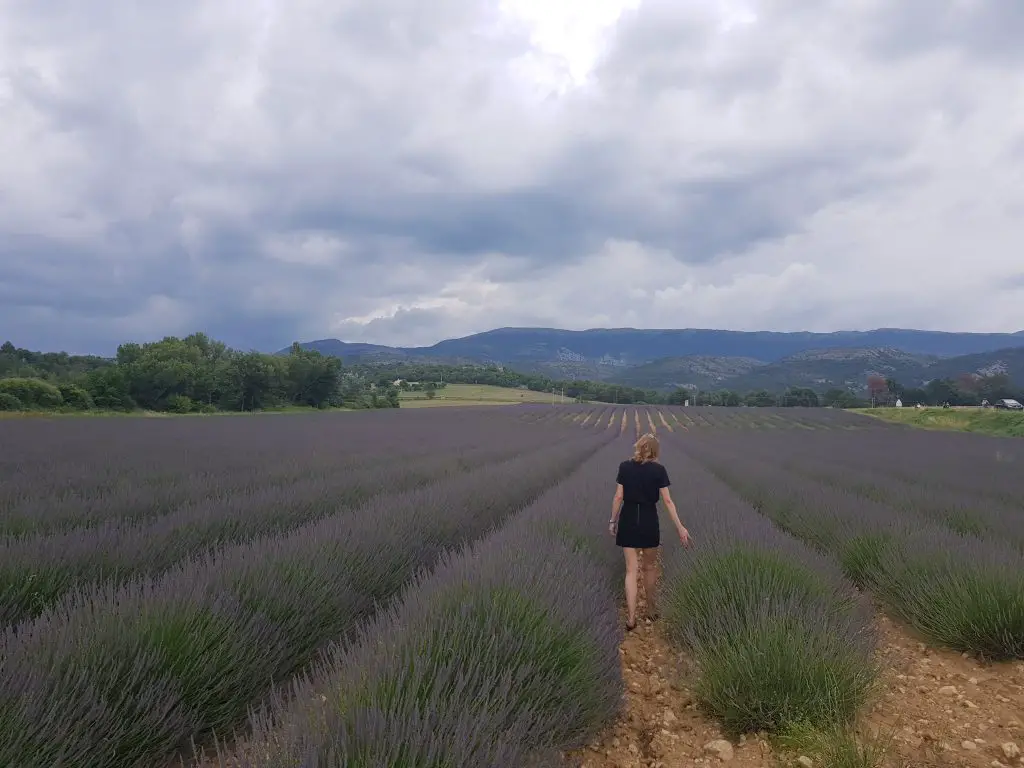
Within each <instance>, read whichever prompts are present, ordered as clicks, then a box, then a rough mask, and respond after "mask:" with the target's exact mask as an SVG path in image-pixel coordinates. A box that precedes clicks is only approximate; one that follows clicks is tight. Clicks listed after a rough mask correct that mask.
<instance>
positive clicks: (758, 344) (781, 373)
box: [302, 328, 1024, 391]
mask: <svg viewBox="0 0 1024 768" xmlns="http://www.w3.org/2000/svg"><path fill="white" fill-rule="evenodd" d="M302 346H303V347H305V348H307V349H316V350H319V351H320V352H322V353H324V354H327V355H335V356H337V357H340V358H342V359H343V360H346V361H349V362H362V363H371V362H374V361H380V362H384V361H394V360H403V361H407V362H425V363H426V362H433V363H449V364H464V363H497V364H501V365H505V366H507V367H509V368H511V369H513V370H516V371H521V372H523V373H540V374H545V375H548V376H551V377H552V378H558V379H563V378H564V379H568V378H577V379H590V380H594V381H608V382H614V383H621V384H623V385H629V386H637V387H644V388H652V389H659V390H665V389H672V388H674V387H676V386H682V385H691V386H697V387H700V388H726V387H728V388H730V389H740V390H743V391H746V390H747V389H761V388H764V389H768V390H770V391H777V390H779V389H784V388H785V387H787V386H800V385H804V386H813V387H815V388H829V387H832V386H838V387H843V386H850V387H857V386H863V382H864V380H865V379H866V376H867V372H876V373H881V374H882V375H891V376H894V377H895V378H898V379H900V380H901V381H902V380H903V379H907V384H908V385H910V384H911V383H912V382H913V381H917V380H918V379H927V378H935V377H938V376H946V375H950V376H955V375H959V373H963V372H965V371H963V370H960V369H962V368H964V367H965V366H969V367H970V368H971V370H974V369H982V368H985V367H986V366H989V365H1006V366H1008V367H1009V368H1011V369H1015V368H1014V366H1016V365H1017V363H1016V360H1017V359H1018V351H1020V350H1024V331H1018V332H1017V333H947V332H940V331H921V330H913V329H899V328H880V329H877V330H871V331H837V332H835V333H808V332H795V333H783V332H774V331H720V330H709V329H695V328H690V329H678V330H673V329H652V330H645V329H635V328H610V329H591V330H586V331H567V330H560V329H557V328H498V329H496V330H493V331H487V332H485V333H478V334H473V335H472V336H466V337H463V338H458V339H448V340H445V341H441V342H439V343H437V344H434V345H432V346H429V347H388V346H383V345H377V344H358V343H347V342H342V341H339V340H337V339H321V340H318V341H312V342H306V343H304V344H302ZM1020 354H1024V351H1022V352H1020ZM993 355H995V356H994V357H993ZM963 356H969V357H970V359H965V360H962V361H961V360H959V358H960V357H963ZM950 370H957V373H956V374H947V373H945V372H946V371H950ZM1010 375H1011V377H1013V374H1012V373H1010ZM908 377H909V378H908ZM1021 380H1022V381H1024V374H1022V375H1021Z"/></svg>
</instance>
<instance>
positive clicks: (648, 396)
mask: <svg viewBox="0 0 1024 768" xmlns="http://www.w3.org/2000/svg"><path fill="white" fill-rule="evenodd" d="M446 383H451V384H489V385H493V386H499V387H510V388H520V389H528V390H531V391H534V392H554V393H557V394H559V395H564V396H565V397H566V398H569V399H572V400H578V401H588V402H601V403H618V404H624V405H644V404H650V405H656V404H666V405H682V404H684V403H687V402H688V403H689V404H691V405H697V406H705V405H712V406H721V407H740V406H746V407H755V408H756V407H803V408H814V407H834V408H857V407H867V406H869V405H894V404H895V402H896V400H897V399H898V400H901V401H902V403H903V404H904V405H907V406H913V405H917V404H918V403H920V404H922V405H943V404H945V403H948V404H950V405H980V404H981V403H982V402H984V401H985V400H987V401H989V402H994V401H995V400H999V399H1003V398H1014V399H1018V400H1021V399H1024V392H1022V391H1021V389H1020V388H1019V387H1017V386H1016V385H1015V384H1014V383H1013V382H1012V381H1011V380H1010V379H1009V377H1008V376H1006V375H1005V374H996V375H992V376H978V375H973V374H972V375H964V376H961V377H960V378H958V379H955V380H954V379H936V380H934V381H931V382H929V383H928V384H927V385H925V386H923V387H906V386H903V385H901V384H900V383H899V382H897V381H895V380H893V379H891V378H884V377H881V376H870V377H868V379H867V382H866V387H865V390H864V392H863V394H861V395H860V396H858V395H857V394H855V393H852V392H850V391H848V390H844V389H838V388H832V389H828V390H826V391H825V392H822V393H819V392H817V391H815V390H814V389H811V388H807V387H790V388H788V389H786V390H785V391H783V392H781V393H776V392H770V391H768V390H757V391H753V392H746V393H740V392H735V391H732V390H729V389H719V390H709V391H703V390H696V389H685V388H679V389H675V390H673V391H671V392H667V393H665V392H658V391H656V390H651V389H640V388H636V387H628V386H622V385H619V384H614V383H610V382H602V381H589V380H573V379H558V378H553V377H550V376H546V375H544V374H539V373H520V372H517V371H512V370H509V369H507V368H505V367H504V366H500V365H494V364H463V365H445V364H440V363H426V362H412V361H388V362H372V363H367V362H359V361H356V362H352V363H348V364H343V362H342V360H340V359H339V358H337V357H333V356H325V355H323V354H321V353H320V352H317V351H315V350H307V349H303V348H302V347H301V346H300V345H299V344H298V343H294V344H292V346H291V348H290V349H289V350H288V352H287V353H286V354H266V353H263V352H256V351H248V352H243V351H240V350H236V349H231V348H229V347H228V346H227V345H226V344H224V343H223V342H220V341H215V340H213V339H211V338H210V337H208V336H207V335H206V334H203V333H194V334H192V335H190V336H186V337H184V338H178V337H174V336H168V337H166V338H164V339H161V340H160V341H155V342H149V343H145V344H137V343H134V342H132V343H125V344H122V345H121V346H120V347H118V349H117V354H116V356H115V357H113V358H104V357H98V356H92V355H69V354H67V353H65V352H33V351H30V350H27V349H20V348H17V347H15V346H14V345H13V344H12V343H11V342H7V343H5V344H3V345H2V346H0V410H7V411H20V410H66V411H85V410H91V409H102V410H118V411H131V410H136V409H144V410H152V411H166V412H173V413H213V412H217V411H257V410H266V409H275V408H281V407H287V406H292V407H308V408H332V407H336V408H355V409H362V408H397V407H398V406H399V390H400V389H424V390H426V391H427V394H428V396H430V394H432V393H433V391H435V390H436V389H437V388H440V387H442V386H444V385H445V384H446Z"/></svg>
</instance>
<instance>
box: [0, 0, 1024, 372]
mask: <svg viewBox="0 0 1024 768" xmlns="http://www.w3.org/2000/svg"><path fill="white" fill-rule="evenodd" d="M1022 39H1024V3H1022V2H1020V0H899V2H893V0H817V1H816V2H808V0H746V1H745V2H743V1H741V0H736V1H735V2H734V1H732V0H729V1H718V0H503V1H502V2H498V0H430V2H423V1H422V0H372V1H371V0H175V1H174V2H166V3H143V2H139V1H138V0H104V1H103V2H93V3H85V2H82V1H81V0H0V337H2V338H9V339H11V340H12V341H14V342H15V343H16V344H18V345H19V346H27V347H31V348H37V349H38V348H44V349H67V350H69V351H74V352H99V353H109V352H112V351H113V350H114V348H115V347H116V345H117V343H119V342H120V341H123V340H127V339H134V340H140V341H142V340H149V339H155V338H159V337H161V336H164V335H168V334H179V335H181V334H186V333H189V332H191V331H193V330H205V331H208V332H209V333H211V334H212V335H214V336H216V337H217V338H220V339H223V340H224V341H227V342H228V343H229V344H231V345H233V346H238V347H243V348H250V347H255V348H260V349H265V350H273V349H277V348H280V347H283V346H285V345H287V344H288V343H289V342H291V341H292V340H293V339H302V340H308V339H314V338H325V337H337V338H342V339H345V340H349V341H372V342H378V343H389V344H407V345H412V344H429V343H433V342H435V341H437V340H439V339H441V338H445V337H451V336H458V335H465V334H468V333H473V332H477V331H483V330H487V329H490V328H493V327H498V326H504V325H544V326H555V327H564V328H588V327H606V326H635V327H674V328H679V327H718V328H734V329H775V330H797V329H806V330H835V329H855V328H860V329H864V328H873V327H879V326H902V327H926V328H935V329H948V330H977V331H1016V330H1020V329H1022V328H1024V46H1022V45H1021V44H1020V41H1021V40H1022Z"/></svg>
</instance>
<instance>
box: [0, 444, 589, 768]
mask: <svg viewBox="0 0 1024 768" xmlns="http://www.w3.org/2000/svg"><path fill="white" fill-rule="evenodd" d="M607 440H608V438H607V437H606V436H603V435H597V434H589V433H587V432H585V431H574V432H571V433H570V436H569V437H568V439H564V440H562V441H561V442H558V443H556V444H554V445H551V446H549V447H546V448H543V449H541V450H539V451H537V452H536V453H534V454H532V455H528V456H523V457H520V458H516V459H512V460H510V461H507V462H503V463H502V464H500V465H495V466H488V467H485V468H482V469H477V470H475V471H472V472H468V473H467V474H466V475H464V476H461V477H457V478H453V479H449V480H446V481H443V482H439V483H435V484H432V485H430V486H427V487H425V488H421V489H417V490H412V491H408V492H405V493H401V494H393V495H389V496H388V497H386V500H385V498H384V497H377V499H375V500H372V501H371V502H370V503H369V504H367V505H366V506H365V507H364V508H362V509H361V510H359V511H358V512H357V513H355V514H346V515H344V516H340V517H330V518H325V519H323V520H320V521H318V522H316V523H313V524H310V525H307V526H305V527H303V528H301V529H299V530H298V531H296V532H294V533H292V534H291V535H288V536H285V537H266V538H262V539H258V540H254V541H252V542H249V543H247V544H243V545H236V546H233V547H229V548H227V549H225V550H223V551H221V552H219V553H218V554H217V555H216V556H204V557H202V558H198V559H196V560H193V561H189V562H187V563H184V564H182V565H181V566H178V567H175V568H174V569H172V570H170V571H168V572H167V573H166V574H164V575H163V576H162V577H160V578H159V579H156V580H145V579H144V580H139V581H135V582H132V583H131V584H129V585H127V586H124V587H121V588H117V589H115V588H113V587H98V588H87V589H83V590H82V591H81V592H76V593H74V594H72V595H70V596H69V597H68V598H66V599H64V600H62V601H61V602H59V603H58V604H57V605H55V606H54V607H53V608H51V609H48V610H47V611H45V612H44V613H43V614H42V615H41V616H40V617H39V618H38V619H36V620H35V621H32V622H29V623H26V624H23V625H20V626H19V627H18V628H17V630H16V631H15V630H7V631H6V632H5V633H4V634H3V636H2V637H0V725H3V726H4V727H3V728H0V765H12V766H13V765H17V766H19V768H35V767H36V766H39V767H40V768H42V766H47V767H49V766H53V765H57V764H61V763H60V761H64V763H63V764H67V765H74V766H76V768H78V767H81V768H89V767H90V766H97V767H98V766H104V767H105V768H110V767H116V766H143V765H146V766H149V765H153V764H155V763H157V762H159V761H160V760H161V759H164V758H167V757H169V756H171V755H172V754H174V752H176V751H178V750H183V749H187V745H188V742H189V740H190V739H192V738H203V737H204V735H205V734H207V733H209V732H211V731H223V730H225V729H230V728H231V727H233V726H234V725H236V724H237V723H238V720H239V718H240V717H244V715H245V713H246V710H247V708H248V707H249V706H250V705H251V704H252V703H253V702H254V700H255V699H256V698H258V696H259V695H260V694H261V693H266V692H267V690H268V689H269V688H270V687H271V686H272V685H274V684H275V683H277V682H279V681H282V680H284V679H286V678H287V677H288V676H290V675H292V674H294V673H295V672H296V671H298V670H299V669H300V668H301V666H302V665H303V664H305V663H307V662H308V661H309V660H310V659H311V657H312V656H313V654H314V653H315V651H316V649H317V648H319V647H321V646H322V645H323V644H324V643H325V642H327V641H330V640H332V639H337V638H342V637H344V636H346V634H348V633H351V632H352V631H353V630H354V629H355V628H356V626H357V625H358V624H359V622H361V621H363V620H365V619H366V618H367V617H368V616H370V615H372V613H373V612H374V611H375V610H376V609H377V607H378V606H379V605H380V604H382V603H383V602H384V601H387V600H388V599H390V598H392V597H393V596H394V595H396V594H397V593H398V592H399V591H400V589H401V587H402V586H403V585H404V584H406V583H407V582H408V581H409V579H411V578H412V577H413V576H414V575H415V573H416V572H417V570H418V569H422V568H425V567H429V566H431V565H432V564H433V563H434V562H436V560H437V558H438V556H439V555H440V553H441V552H443V551H444V549H445V548H448V547H452V546H455V545H457V544H459V543H461V542H465V541H468V540H472V539H473V538H475V537H477V536H480V535H483V534H485V533H487V532H488V531H489V530H491V529H493V528H494V527H495V526H497V525H499V524H500V523H501V522H502V521H504V520H506V519H507V518H508V517H509V516H510V515H512V514H514V513H515V512H516V511H518V510H519V509H521V508H522V507H523V506H524V505H526V504H528V503H529V502H531V501H532V500H533V499H535V498H536V497H537V496H539V495H540V494H541V493H542V492H543V491H544V490H545V489H546V488H547V487H549V486H550V484H551V483H552V482H553V481H555V480H557V479H559V478H561V477H563V476H564V475H565V474H567V473H568V472H569V471H571V470H572V469H573V468H574V467H576V466H579V464H580V463H581V462H583V461H584V460H585V459H586V458H587V457H588V456H591V455H593V454H594V452H595V451H596V450H597V449H598V448H599V447H600V446H601V445H603V444H604V443H605V442H607Z"/></svg>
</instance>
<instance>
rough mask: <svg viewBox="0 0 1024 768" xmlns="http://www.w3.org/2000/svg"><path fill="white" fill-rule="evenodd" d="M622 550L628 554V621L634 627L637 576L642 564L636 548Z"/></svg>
mask: <svg viewBox="0 0 1024 768" xmlns="http://www.w3.org/2000/svg"><path fill="white" fill-rule="evenodd" d="M622 551H623V553H624V554H625V556H626V614H627V618H626V623H627V624H629V626H631V627H632V626H633V625H635V624H636V587H637V584H636V580H637V579H636V577H637V575H638V574H637V571H638V570H639V565H640V564H639V563H638V562H637V551H636V550H635V549H632V548H630V547H623V548H622Z"/></svg>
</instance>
